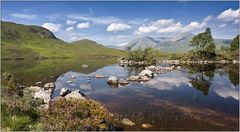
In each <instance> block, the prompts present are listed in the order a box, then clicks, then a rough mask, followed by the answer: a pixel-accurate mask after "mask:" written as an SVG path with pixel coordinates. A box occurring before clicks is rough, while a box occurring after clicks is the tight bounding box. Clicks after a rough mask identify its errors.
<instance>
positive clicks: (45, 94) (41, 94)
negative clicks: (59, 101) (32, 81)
mask: <svg viewBox="0 0 240 132" xmlns="http://www.w3.org/2000/svg"><path fill="white" fill-rule="evenodd" d="M50 96H51V91H50V90H44V89H41V90H39V91H38V92H36V93H35V94H34V96H33V97H34V98H39V99H43V101H44V103H49V101H50V100H51V97H50Z"/></svg>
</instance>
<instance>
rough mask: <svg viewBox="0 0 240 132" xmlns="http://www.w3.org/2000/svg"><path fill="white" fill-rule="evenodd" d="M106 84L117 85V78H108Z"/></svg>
mask: <svg viewBox="0 0 240 132" xmlns="http://www.w3.org/2000/svg"><path fill="white" fill-rule="evenodd" d="M107 83H108V84H117V83H118V79H117V77H115V76H110V77H109V78H108V81H107Z"/></svg>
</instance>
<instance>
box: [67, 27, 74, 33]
mask: <svg viewBox="0 0 240 132" xmlns="http://www.w3.org/2000/svg"><path fill="white" fill-rule="evenodd" d="M73 29H74V28H73V27H68V28H67V29H66V31H68V32H70V31H72V30H73Z"/></svg>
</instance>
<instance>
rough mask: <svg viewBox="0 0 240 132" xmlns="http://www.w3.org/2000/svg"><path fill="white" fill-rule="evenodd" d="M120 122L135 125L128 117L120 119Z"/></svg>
mask: <svg viewBox="0 0 240 132" xmlns="http://www.w3.org/2000/svg"><path fill="white" fill-rule="evenodd" d="M122 123H123V124H124V125H128V126H134V125H135V123H134V122H132V121H131V120H129V119H128V118H124V119H122Z"/></svg>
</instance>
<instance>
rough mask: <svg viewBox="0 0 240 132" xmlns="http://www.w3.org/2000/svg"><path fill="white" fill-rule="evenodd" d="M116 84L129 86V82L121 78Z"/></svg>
mask: <svg viewBox="0 0 240 132" xmlns="http://www.w3.org/2000/svg"><path fill="white" fill-rule="evenodd" d="M118 83H119V84H121V85H127V84H129V81H128V80H124V79H122V78H121V79H119V81H118Z"/></svg>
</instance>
